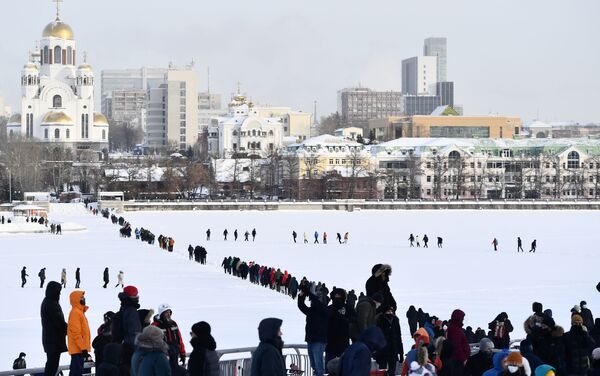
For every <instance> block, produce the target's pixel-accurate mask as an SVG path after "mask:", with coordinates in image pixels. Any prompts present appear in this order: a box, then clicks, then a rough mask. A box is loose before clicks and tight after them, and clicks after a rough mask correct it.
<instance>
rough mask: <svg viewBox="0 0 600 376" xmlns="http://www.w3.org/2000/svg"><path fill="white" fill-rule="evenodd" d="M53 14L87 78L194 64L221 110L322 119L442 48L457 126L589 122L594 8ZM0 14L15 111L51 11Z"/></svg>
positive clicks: (339, 0) (473, 5)
mask: <svg viewBox="0 0 600 376" xmlns="http://www.w3.org/2000/svg"><path fill="white" fill-rule="evenodd" d="M61 13H62V19H63V21H65V22H67V23H68V24H70V25H71V27H72V28H73V30H74V32H75V38H76V40H77V43H78V50H79V52H80V57H79V61H81V51H84V50H86V51H88V56H89V59H88V61H89V62H90V63H91V64H92V65H93V66H94V69H95V73H96V76H97V77H98V78H99V77H100V71H101V70H102V69H109V68H136V67H140V66H143V65H145V66H149V67H166V66H167V65H168V63H169V61H173V62H174V63H175V64H176V65H184V64H187V63H188V62H189V61H191V60H192V59H194V60H195V61H196V70H197V72H198V74H199V77H200V87H201V89H205V88H206V67H207V66H210V71H211V91H213V92H220V93H222V94H223V98H224V103H225V102H226V101H227V100H228V98H229V94H230V93H231V92H233V91H234V90H235V88H236V82H237V81H240V82H241V85H242V90H243V91H244V92H246V93H248V94H249V95H250V96H251V97H252V99H253V100H254V101H255V102H257V103H261V104H272V105H282V106H283V105H289V106H292V107H294V108H297V109H299V110H304V111H310V112H312V108H313V105H312V104H313V100H317V101H318V112H319V115H324V114H327V113H330V112H333V111H335V110H336V92H337V90H338V89H340V88H343V87H348V86H356V85H357V84H358V83H359V82H360V83H361V84H362V85H363V86H367V87H371V88H373V89H378V90H400V88H401V61H402V59H404V58H407V57H411V56H415V55H419V54H421V53H422V45H423V39H424V38H426V37H429V36H445V37H447V38H448V79H449V80H452V81H454V82H455V90H456V92H455V101H456V102H457V103H460V104H463V105H464V107H465V113H466V114H468V115H475V114H488V113H490V112H493V113H499V114H505V115H516V116H521V117H523V119H524V120H528V119H533V118H536V116H537V114H538V113H539V118H540V119H542V120H548V121H558V120H566V121H568V120H574V121H596V122H599V121H600V105H599V104H598V103H599V102H600V74H599V73H598V69H599V68H600V48H599V44H598V37H599V36H600V23H599V22H598V20H597V19H598V15H600V1H598V0H564V1H559V0H454V1H448V0H429V1H422V0H417V1H408V0H389V1H387V0H385V1H384V0H382V1H376V0H373V1H364V0H363V1H359V0H303V1H289V0H255V1H247V0H246V1H243V0H231V1H196V0H169V1H164V0H118V1H117V0H102V1H100V0H64V3H63V4H62V12H61ZM0 14H2V22H1V23H0V30H2V41H1V42H0V56H1V57H2V59H0V93H1V94H2V95H3V96H4V97H5V98H6V99H7V101H8V102H9V104H10V105H12V106H13V108H15V109H18V108H19V107H18V101H19V95H20V94H19V93H20V87H19V85H20V79H19V72H20V70H21V67H22V65H23V64H24V63H25V62H26V59H27V53H28V50H30V49H32V48H33V47H34V45H35V41H36V40H39V39H40V37H41V33H42V29H43V28H44V26H45V25H46V24H47V23H48V22H50V21H52V20H53V17H54V3H52V2H51V1H50V0H18V1H10V2H9V1H5V0H3V1H2V8H1V11H0ZM97 82H99V79H98V81H97Z"/></svg>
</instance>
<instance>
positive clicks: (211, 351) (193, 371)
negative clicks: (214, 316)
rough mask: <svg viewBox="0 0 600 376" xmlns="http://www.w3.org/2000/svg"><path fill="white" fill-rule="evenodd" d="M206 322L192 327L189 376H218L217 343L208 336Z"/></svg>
mask: <svg viewBox="0 0 600 376" xmlns="http://www.w3.org/2000/svg"><path fill="white" fill-rule="evenodd" d="M210 331H211V328H210V325H209V324H208V323H207V322H204V321H200V322H197V323H195V324H194V325H192V331H191V333H190V335H191V336H192V339H191V340H190V343H191V344H192V348H193V350H192V353H191V354H190V359H189V360H188V368H187V369H188V372H189V376H219V356H218V355H217V353H216V351H215V350H216V349H217V343H216V342H215V339H214V338H213V336H212V335H211V334H210Z"/></svg>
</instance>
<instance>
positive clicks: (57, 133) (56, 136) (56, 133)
mask: <svg viewBox="0 0 600 376" xmlns="http://www.w3.org/2000/svg"><path fill="white" fill-rule="evenodd" d="M54 138H60V129H58V128H57V129H55V130H54Z"/></svg>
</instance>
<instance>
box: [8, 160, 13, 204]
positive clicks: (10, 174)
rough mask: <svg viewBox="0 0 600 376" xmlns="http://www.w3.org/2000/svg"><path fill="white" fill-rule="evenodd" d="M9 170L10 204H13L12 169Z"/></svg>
mask: <svg viewBox="0 0 600 376" xmlns="http://www.w3.org/2000/svg"><path fill="white" fill-rule="evenodd" d="M7 170H8V202H9V203H10V204H12V173H11V172H10V168H7Z"/></svg>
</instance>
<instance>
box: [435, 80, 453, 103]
mask: <svg viewBox="0 0 600 376" xmlns="http://www.w3.org/2000/svg"><path fill="white" fill-rule="evenodd" d="M435 88H436V90H435V92H436V93H437V95H438V97H440V105H442V106H450V107H454V82H438V83H436V84H435Z"/></svg>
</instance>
